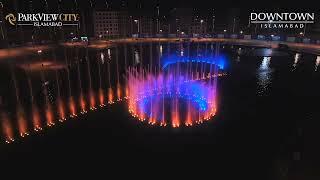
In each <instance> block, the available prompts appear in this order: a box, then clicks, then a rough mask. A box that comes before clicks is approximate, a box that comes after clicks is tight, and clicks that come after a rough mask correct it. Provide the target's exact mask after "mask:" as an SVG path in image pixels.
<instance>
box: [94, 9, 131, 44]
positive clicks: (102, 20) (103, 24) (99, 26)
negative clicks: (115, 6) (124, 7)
mask: <svg viewBox="0 0 320 180" xmlns="http://www.w3.org/2000/svg"><path fill="white" fill-rule="evenodd" d="M128 19H129V18H128V13H127V12H126V11H108V10H97V11H94V14H93V22H94V36H95V38H119V37H126V36H128V23H129V22H128Z"/></svg>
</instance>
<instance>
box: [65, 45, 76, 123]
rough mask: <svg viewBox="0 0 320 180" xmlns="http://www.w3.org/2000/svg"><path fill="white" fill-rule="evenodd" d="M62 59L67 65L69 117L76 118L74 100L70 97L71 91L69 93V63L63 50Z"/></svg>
mask: <svg viewBox="0 0 320 180" xmlns="http://www.w3.org/2000/svg"><path fill="white" fill-rule="evenodd" d="M64 58H65V62H66V65H67V69H66V71H67V78H68V96H69V111H70V115H69V116H70V117H71V118H73V117H76V116H77V114H76V105H75V102H74V99H73V97H72V91H71V82H70V70H69V63H68V57H67V50H66V49H65V50H64Z"/></svg>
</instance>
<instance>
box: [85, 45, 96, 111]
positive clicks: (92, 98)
mask: <svg viewBox="0 0 320 180" xmlns="http://www.w3.org/2000/svg"><path fill="white" fill-rule="evenodd" d="M86 60H87V71H88V78H89V101H90V110H95V109H96V107H95V105H96V100H95V96H94V92H93V89H92V82H91V81H92V79H91V71H90V59H89V52H88V48H86Z"/></svg>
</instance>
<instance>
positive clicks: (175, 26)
mask: <svg viewBox="0 0 320 180" xmlns="http://www.w3.org/2000/svg"><path fill="white" fill-rule="evenodd" d="M192 17H193V10H192V9H191V8H174V9H173V10H172V11H171V12H170V23H169V24H170V28H169V31H170V32H169V33H179V32H180V33H181V32H185V33H188V32H189V28H190V26H191V23H192Z"/></svg>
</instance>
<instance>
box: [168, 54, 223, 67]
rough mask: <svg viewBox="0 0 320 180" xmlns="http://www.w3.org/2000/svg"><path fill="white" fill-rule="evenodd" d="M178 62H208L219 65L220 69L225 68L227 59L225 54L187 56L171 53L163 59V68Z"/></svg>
mask: <svg viewBox="0 0 320 180" xmlns="http://www.w3.org/2000/svg"><path fill="white" fill-rule="evenodd" d="M176 63H206V64H212V65H216V66H218V67H219V69H224V68H225V65H226V60H225V57H224V56H217V57H213V56H196V57H186V56H176V55H171V56H168V57H167V58H164V59H163V61H162V69H163V70H164V69H166V68H167V67H168V66H169V65H171V64H176Z"/></svg>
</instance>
